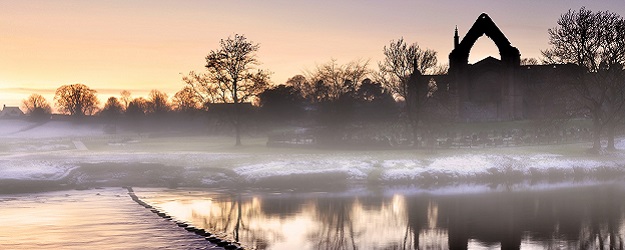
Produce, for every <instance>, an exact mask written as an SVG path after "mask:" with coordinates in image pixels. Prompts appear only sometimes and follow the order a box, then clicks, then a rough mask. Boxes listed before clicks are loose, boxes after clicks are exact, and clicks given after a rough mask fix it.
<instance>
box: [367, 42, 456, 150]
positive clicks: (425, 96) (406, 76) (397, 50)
mask: <svg viewBox="0 0 625 250" xmlns="http://www.w3.org/2000/svg"><path fill="white" fill-rule="evenodd" d="M383 52H384V60H383V61H382V62H379V63H378V67H379V71H378V74H377V76H376V78H377V79H376V80H377V81H379V82H381V83H382V84H384V86H385V87H386V88H387V89H389V90H390V91H391V93H393V96H394V97H395V99H397V100H400V101H405V103H406V105H404V109H403V113H404V117H406V118H407V119H406V120H405V122H406V123H407V125H408V126H409V127H411V129H410V131H411V132H412V141H413V142H414V143H415V144H414V145H417V144H416V140H417V132H418V126H419V122H420V121H422V120H423V119H421V118H422V113H423V112H421V111H422V108H423V106H424V105H425V103H426V102H427V101H428V100H429V99H430V98H431V97H432V96H433V92H434V91H436V90H437V89H438V87H437V84H436V82H435V81H433V80H432V81H429V82H427V83H426V84H425V85H424V86H417V85H419V83H420V82H421V81H420V78H421V77H422V76H423V75H426V74H444V73H447V70H448V68H449V67H448V66H444V65H443V66H437V63H438V59H437V58H436V51H433V50H430V49H421V47H419V44H417V43H413V44H410V45H409V44H407V43H406V42H405V41H404V39H403V38H400V39H398V40H397V41H391V42H390V44H389V45H388V46H384V49H383ZM411 84H412V85H414V86H412V87H411V86H410V85H411ZM411 88H412V89H411ZM422 88H423V89H424V90H422ZM411 91H414V92H415V93H411ZM417 92H418V93H417Z"/></svg>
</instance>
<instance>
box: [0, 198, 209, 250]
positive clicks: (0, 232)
mask: <svg viewBox="0 0 625 250" xmlns="http://www.w3.org/2000/svg"><path fill="white" fill-rule="evenodd" d="M0 249H3V250H5V249H55V250H60V249H81V250H82V249H101V250H105V249H106V250H108V249H129V250H135V249H214V248H213V246H212V245H211V244H209V243H208V242H207V241H206V240H204V238H202V237H199V236H197V235H194V234H190V233H189V232H187V231H186V230H183V229H181V228H180V227H178V226H176V225H175V224H174V223H172V222H171V221H166V220H163V219H161V218H160V217H158V216H156V215H155V214H153V213H152V212H150V210H147V209H145V208H143V207H141V206H139V205H137V204H136V203H135V202H134V201H132V200H131V199H130V197H129V196H128V194H127V191H126V189H122V188H107V189H98V190H83V191H78V190H68V191H59V192H47V193H37V194H16V195H1V196H0Z"/></svg>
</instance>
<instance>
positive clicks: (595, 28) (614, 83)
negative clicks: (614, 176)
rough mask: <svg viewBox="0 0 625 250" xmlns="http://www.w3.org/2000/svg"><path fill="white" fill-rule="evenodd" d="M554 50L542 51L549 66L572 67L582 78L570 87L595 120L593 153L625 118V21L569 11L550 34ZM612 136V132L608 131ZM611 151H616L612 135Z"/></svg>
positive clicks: (604, 13) (602, 14)
mask: <svg viewBox="0 0 625 250" xmlns="http://www.w3.org/2000/svg"><path fill="white" fill-rule="evenodd" d="M548 33H549V44H551V48H550V49H547V50H544V51H542V54H543V56H544V61H545V62H548V63H572V64H575V65H577V66H578V67H579V68H580V70H579V75H578V76H577V77H576V81H575V82H574V83H572V84H571V87H572V88H573V90H574V92H575V94H576V101H577V102H579V104H580V105H581V106H582V107H583V108H584V109H586V110H587V111H588V112H589V114H590V115H591V116H592V120H593V149H594V150H595V151H598V150H600V149H601V137H600V136H601V134H602V132H604V130H605V129H606V128H607V129H608V130H610V129H613V127H614V125H615V123H616V122H618V121H620V120H622V119H623V116H624V115H625V114H624V113H625V110H624V108H625V98H623V96H622V93H623V92H624V89H625V82H624V81H623V79H622V77H621V76H622V71H623V65H624V64H625V21H624V19H623V18H622V17H621V16H620V15H618V14H617V13H614V12H609V11H599V12H593V11H591V10H587V9H586V8H585V7H582V8H581V9H580V10H579V11H574V10H569V11H568V12H567V13H565V14H562V15H561V16H560V18H559V19H558V26H556V27H554V28H551V29H549V30H548ZM608 132H610V131H608ZM609 143H610V145H609V146H608V147H609V148H614V135H613V132H611V133H609Z"/></svg>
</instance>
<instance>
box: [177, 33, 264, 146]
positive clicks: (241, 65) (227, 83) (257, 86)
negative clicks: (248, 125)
mask: <svg viewBox="0 0 625 250" xmlns="http://www.w3.org/2000/svg"><path fill="white" fill-rule="evenodd" d="M219 46H220V48H219V49H217V50H212V51H210V52H209V53H208V55H207V56H206V68H207V70H208V71H207V72H206V73H205V74H202V75H197V74H193V75H192V74H190V75H189V76H188V77H187V78H186V80H185V78H183V80H185V82H187V84H189V85H190V86H191V87H192V88H193V89H194V90H195V91H196V92H197V93H198V94H200V96H201V97H202V98H205V99H204V101H205V102H207V101H216V100H211V99H210V98H211V97H218V99H219V101H220V102H223V103H233V104H234V112H233V117H232V119H231V121H232V123H233V125H234V128H235V133H236V143H235V144H236V145H237V146H239V145H241V118H240V116H241V114H240V113H241V111H240V109H241V108H240V107H239V106H240V104H242V103H244V102H250V101H253V100H254V99H255V98H256V95H258V94H259V93H261V92H262V91H263V90H264V89H266V88H267V86H268V85H269V74H268V73H267V72H265V71H263V70H260V69H256V68H255V66H256V65H258V64H259V62H258V60H257V59H256V52H257V51H258V49H259V48H260V45H258V44H255V43H252V42H251V41H248V40H247V38H246V37H245V36H243V35H238V34H237V35H235V36H234V37H228V38H227V39H221V41H220V42H219ZM196 76H198V77H196Z"/></svg>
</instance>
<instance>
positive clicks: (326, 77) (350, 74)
mask: <svg viewBox="0 0 625 250" xmlns="http://www.w3.org/2000/svg"><path fill="white" fill-rule="evenodd" d="M368 66H369V62H368V61H360V60H356V61H351V62H349V63H347V64H344V65H340V64H338V63H337V62H336V60H335V59H332V60H330V62H327V63H325V64H321V65H317V67H316V68H315V69H314V70H313V71H308V72H307V73H306V74H307V78H308V79H309V80H310V82H312V83H314V84H312V89H313V90H312V93H311V94H313V95H315V96H313V97H314V98H313V99H314V100H317V101H319V100H326V99H327V100H337V99H339V98H340V97H341V96H343V95H345V94H354V93H355V92H356V90H357V89H358V83H360V82H361V81H362V80H364V79H365V78H367V76H368V75H369V73H370V70H369V68H368Z"/></svg>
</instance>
